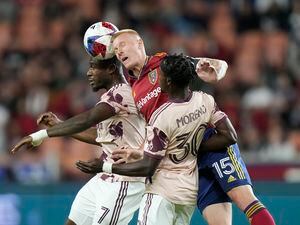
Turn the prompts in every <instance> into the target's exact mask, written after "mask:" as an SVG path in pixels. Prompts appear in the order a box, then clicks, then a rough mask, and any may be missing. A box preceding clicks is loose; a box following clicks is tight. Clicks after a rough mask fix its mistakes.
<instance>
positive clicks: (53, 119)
mask: <svg viewBox="0 0 300 225" xmlns="http://www.w3.org/2000/svg"><path fill="white" fill-rule="evenodd" d="M36 122H37V124H38V125H44V126H46V127H53V126H54V125H56V124H58V123H61V122H62V120H60V119H59V118H58V117H57V116H56V115H55V114H54V113H53V112H46V113H43V114H41V115H40V116H39V118H38V119H37V121H36Z"/></svg>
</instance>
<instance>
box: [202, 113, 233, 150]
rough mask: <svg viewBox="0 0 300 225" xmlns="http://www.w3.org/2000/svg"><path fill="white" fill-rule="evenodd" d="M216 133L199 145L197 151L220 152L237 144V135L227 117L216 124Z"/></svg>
mask: <svg viewBox="0 0 300 225" xmlns="http://www.w3.org/2000/svg"><path fill="white" fill-rule="evenodd" d="M215 130H216V133H215V134H214V135H212V136H211V137H210V138H209V139H207V140H206V141H203V142H202V143H201V145H200V148H199V151H221V150H223V149H225V148H227V147H229V146H230V145H232V144H235V143H236V142H237V134H236V131H235V129H234V127H233V126H232V124H231V122H230V120H229V119H228V117H227V116H226V117H224V119H222V120H221V121H219V122H218V123H217V124H216V127H215Z"/></svg>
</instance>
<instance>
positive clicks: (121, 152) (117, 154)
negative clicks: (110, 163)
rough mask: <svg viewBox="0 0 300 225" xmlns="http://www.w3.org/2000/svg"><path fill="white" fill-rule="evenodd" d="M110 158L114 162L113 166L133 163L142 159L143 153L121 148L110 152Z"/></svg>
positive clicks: (138, 150) (137, 150)
mask: <svg viewBox="0 0 300 225" xmlns="http://www.w3.org/2000/svg"><path fill="white" fill-rule="evenodd" d="M111 158H112V159H114V160H115V162H114V164H120V163H128V162H134V161H137V160H140V159H142V158H143V151H142V150H140V149H131V148H128V147H121V148H119V149H116V150H114V151H113V152H112V155H111Z"/></svg>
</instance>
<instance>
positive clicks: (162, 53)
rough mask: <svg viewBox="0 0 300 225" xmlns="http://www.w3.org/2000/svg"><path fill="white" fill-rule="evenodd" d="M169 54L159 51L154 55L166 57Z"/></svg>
mask: <svg viewBox="0 0 300 225" xmlns="http://www.w3.org/2000/svg"><path fill="white" fill-rule="evenodd" d="M167 55H168V54H167V53H166V52H157V53H155V54H154V55H153V57H158V58H164V57H166V56H167Z"/></svg>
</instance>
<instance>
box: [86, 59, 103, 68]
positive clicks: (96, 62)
mask: <svg viewBox="0 0 300 225" xmlns="http://www.w3.org/2000/svg"><path fill="white" fill-rule="evenodd" d="M89 64H90V66H95V67H97V68H100V69H101V68H103V67H104V66H103V63H101V60H100V59H97V57H91V58H90V61H89Z"/></svg>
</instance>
